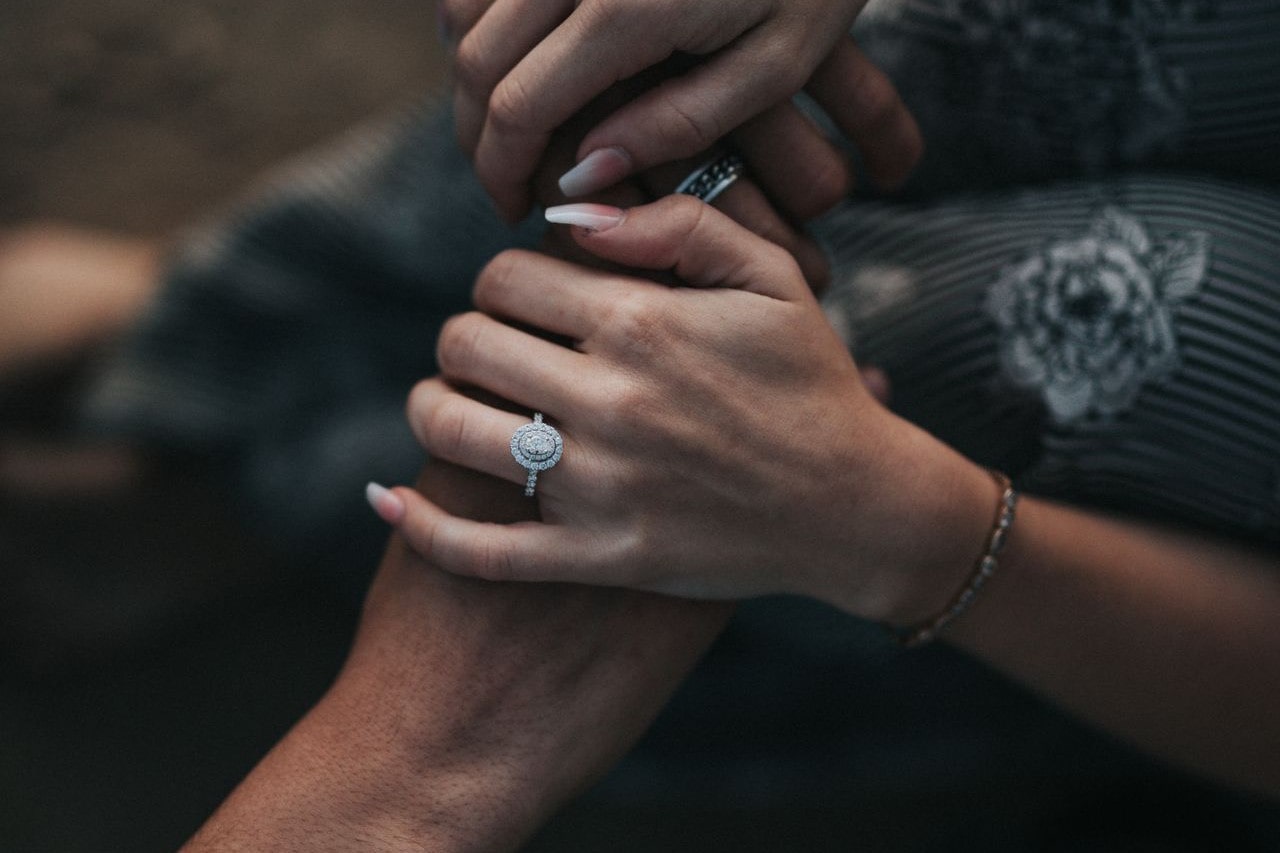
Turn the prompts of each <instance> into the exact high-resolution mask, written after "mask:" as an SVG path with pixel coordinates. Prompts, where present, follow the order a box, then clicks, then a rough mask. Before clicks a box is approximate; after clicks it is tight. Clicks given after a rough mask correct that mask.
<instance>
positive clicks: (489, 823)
mask: <svg viewBox="0 0 1280 853" xmlns="http://www.w3.org/2000/svg"><path fill="white" fill-rule="evenodd" d="M419 486H420V488H423V489H424V491H427V492H428V493H430V494H433V495H434V496H436V497H437V499H440V500H442V501H445V502H447V503H448V504H449V505H450V506H453V507H456V508H457V509H458V510H459V511H462V512H466V513H467V514H468V515H470V516H472V517H475V518H482V519H495V520H496V519H502V520H508V521H509V520H515V519H519V518H528V517H529V516H530V515H531V514H532V513H534V512H536V505H535V504H534V503H533V502H532V501H529V500H527V499H526V498H524V497H523V495H522V494H521V492H520V490H519V489H512V488H509V487H507V485H506V484H505V483H500V482H496V481H491V480H489V479H488V478H485V477H481V476H480V475H477V474H474V473H473V472H468V471H463V470H461V469H457V468H453V467H450V466H446V465H443V464H441V463H439V462H433V463H431V464H430V465H429V467H428V469H427V473H426V474H424V477H423V479H422V480H421V481H420V483H419ZM730 610H731V608H730V607H729V606H727V605H710V604H700V603H695V602H686V601H677V600H675V599H669V598H664V597H660V596H654V595H646V594H643V593H634V592H630V591H627V590H620V589H597V588H592V587H587V586H577V585H575V586H562V585H558V584H491V583H487V582H484V581H477V580H472V579H469V578H460V577H455V576H452V575H448V574H445V573H443V572H441V571H438V570H437V569H436V568H434V567H433V566H432V565H431V564H430V563H429V562H428V561H426V560H424V559H422V558H421V557H419V556H418V555H417V554H415V553H414V552H412V551H411V550H410V549H408V548H407V547H406V546H405V545H404V543H403V541H402V540H401V539H400V538H399V537H395V538H393V540H392V542H391V545H390V547H389V548H388V550H387V553H386V555H385V557H384V558H383V562H382V566H381V567H380V569H379V571H378V574H377V577H376V578H375V580H374V583H373V586H372V588H371V590H370V592H369V596H368V599H367V601H366V604H365V609H364V614H363V617H362V619H361V625H360V630H359V633H358V635H357V638H356V642H355V645H354V647H353V649H352V652H351V654H350V656H349V657H348V660H347V663H346V665H345V666H344V668H343V671H342V673H341V674H340V675H339V677H338V679H337V681H336V682H335V684H334V685H333V687H332V688H331V689H330V690H329V691H328V692H327V693H326V695H325V696H324V698H323V699H321V701H320V702H319V703H318V704H317V705H316V707H315V708H313V709H312V710H311V712H310V713H308V714H307V716H306V717H305V718H303V720H302V721H301V722H300V723H299V724H298V725H297V727H295V728H294V730H293V731H291V732H290V733H289V734H288V735H287V736H286V737H285V739H284V740H283V741H281V743H280V744H279V745H278V746H277V747H276V748H275V749H274V750H272V752H271V753H270V754H269V755H268V756H267V757H266V758H265V759H264V760H263V761H262V762H261V763H260V764H259V765H258V767H256V768H255V769H254V770H253V772H252V773H251V774H250V775H249V777H248V778H247V779H246V780H245V781H244V782H243V783H242V784H241V785H240V787H239V788H237V790H236V791H235V792H234V793H233V794H232V796H231V797H230V798H229V799H228V800H227V802H226V803H225V804H224V805H223V807H222V808H221V809H220V810H219V811H218V812H217V813H216V814H215V815H214V816H213V817H212V818H211V819H210V820H209V822H208V823H207V824H206V825H205V827H204V828H203V829H202V830H201V831H200V833H199V834H198V835H197V836H196V837H195V838H194V839H193V840H192V841H191V843H190V845H189V847H188V848H187V849H188V850H190V851H212V850H238V849H263V848H269V849H273V850H281V851H289V850H307V851H314V850H325V851H329V850H333V851H340V850H347V849H353V850H355V849H358V850H362V851H368V850H374V851H396V850H400V849H408V850H415V851H421V850H431V851H454V850H466V851H487V853H491V851H500V850H513V849H516V848H517V847H518V846H519V845H520V844H521V843H522V842H523V841H524V840H525V839H526V838H527V837H528V836H529V835H531V834H532V833H533V832H534V831H535V830H536V829H537V828H538V826H539V825H540V824H541V823H542V822H543V821H544V820H546V819H547V818H548V817H549V816H550V815H551V814H552V813H553V812H554V811H555V809H557V808H558V807H559V806H560V805H562V804H563V803H564V802H565V801H566V800H568V799H569V798H570V797H572V796H573V795H574V794H575V793H577V792H578V791H579V790H581V789H582V788H583V787H584V786H585V785H587V784H589V783H590V782H591V781H593V780H594V779H595V778H596V777H597V776H599V775H600V774H602V773H603V772H605V771H606V770H607V769H608V768H609V767H611V766H612V765H613V764H614V763H615V762H616V761H617V760H618V759H619V758H620V757H621V756H622V755H623V754H624V753H625V751H626V750H627V749H628V748H629V747H630V746H631V744H632V743H634V741H635V740H636V739H637V738H639V736H640V735H641V734H642V733H643V731H644V730H645V729H646V728H647V727H648V725H649V724H650V723H651V722H652V720H653V718H654V717H655V716H656V715H657V713H658V712H659V711H660V710H661V708H662V706H663V705H664V704H665V703H666V699H667V697H668V696H669V695H670V694H671V693H672V691H674V690H675V688H676V687H677V685H678V684H679V683H680V681H681V680H682V679H683V678H684V676H685V675H686V674H687V673H688V671H689V670H690V669H691V668H692V667H693V665H694V663H695V662H696V661H697V660H698V658H699V657H700V656H701V654H702V652H703V651H704V650H705V649H706V648H707V646H708V645H709V644H710V643H711V641H712V640H713V639H714V638H715V636H716V635H717V634H718V633H719V631H720V630H721V628H722V627H723V626H724V623H725V621H726V620H727V619H728V616H729V613H730Z"/></svg>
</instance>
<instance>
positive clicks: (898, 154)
mask: <svg viewBox="0 0 1280 853" xmlns="http://www.w3.org/2000/svg"><path fill="white" fill-rule="evenodd" d="M806 88H807V89H808V91H809V93H810V94H811V95H813V97H814V100H816V101H817V102H818V104H819V105H820V106H821V107H822V108H823V109H824V110H826V111H827V113H828V115H830V116H831V118H832V120H833V121H835V123H836V125H837V126H839V128H840V130H841V131H843V132H844V134H845V135H846V136H848V137H849V139H850V141H852V142H853V144H854V145H855V146H857V148H858V151H859V152H860V153H861V154H862V158H863V161H864V164H865V165H866V168H867V174H868V175H869V176H870V178H871V180H872V182H873V183H875V185H876V186H878V187H880V188H881V189H886V190H887V189H894V188H896V187H898V186H901V184H902V183H903V182H904V181H905V180H906V179H907V177H908V176H909V175H910V174H911V170H912V169H914V168H915V165H916V163H917V162H918V161H919V160H920V155H921V154H922V153H923V152H924V137H923V136H922V135H921V133H920V126H919V125H918V124H916V120H915V117H914V116H913V115H911V111H910V110H908V109H907V105H906V104H905V103H903V101H902V97H901V95H899V94H898V90H897V88H895V87H894V85H893V82H892V81H891V80H890V79H889V78H888V77H887V76H886V75H885V73H884V72H883V71H881V70H880V69H879V68H878V67H876V65H875V63H873V62H872V61H871V60H870V59H868V58H867V56H866V54H864V53H863V52H862V51H861V50H859V49H858V46H857V45H856V44H855V43H854V42H853V40H852V39H850V38H845V39H842V40H841V41H840V42H839V43H838V44H837V45H836V47H835V49H833V50H832V52H831V53H830V54H829V55H828V56H827V58H826V59H825V60H823V62H822V63H821V64H820V65H819V66H818V68H817V70H816V71H815V72H814V74H813V77H812V78H811V79H810V80H809V84H808V86H807V87H806Z"/></svg>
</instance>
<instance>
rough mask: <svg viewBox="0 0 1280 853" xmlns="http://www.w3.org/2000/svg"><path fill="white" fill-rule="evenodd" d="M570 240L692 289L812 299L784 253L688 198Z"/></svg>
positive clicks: (555, 212)
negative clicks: (667, 273) (666, 275)
mask: <svg viewBox="0 0 1280 853" xmlns="http://www.w3.org/2000/svg"><path fill="white" fill-rule="evenodd" d="M566 207H569V208H573V207H577V205H567V206H566ZM563 210H565V208H551V209H549V210H548V211H547V217H548V219H551V220H552V221H555V220H554V219H553V217H556V218H558V217H559V216H560V214H561V212H562V211H563ZM574 239H576V240H577V241H578V244H579V245H581V246H582V247H583V248H585V249H587V250H588V251H589V252H591V253H592V254H594V255H596V256H597V257H601V258H604V259H605V260H609V261H613V262H615V263H619V264H624V265H626V266H630V267H636V268H639V269H647V270H667V271H670V272H672V273H673V274H674V275H675V276H676V278H678V279H679V280H680V281H682V282H684V283H685V284H688V285H692V286H695V287H726V288H736V289H740V290H746V291H750V292H752V293H759V294H761V295H764V296H769V297H772V298H775V299H783V300H787V301H791V300H800V299H812V298H813V296H812V294H811V293H810V292H809V288H808V286H807V285H806V284H805V281H804V277H803V276H802V275H801V274H800V270H799V267H798V266H797V265H796V262H795V260H794V259H793V258H792V257H791V255H789V254H788V253H787V252H786V251H785V250H783V249H782V248H780V247H779V246H776V245H774V244H773V243H770V242H769V241H767V240H764V239H761V238H760V237H757V236H756V235H754V234H752V233H751V232H750V231H748V230H746V229H745V228H743V227H742V226H741V225H738V223H736V222H734V221H733V220H732V219H730V218H729V217H728V216H726V215H725V214H723V213H721V212H720V211H718V210H716V209H715V208H714V207H712V206H711V205H709V204H706V203H704V202H701V201H699V200H697V199H695V198H693V197H691V196H687V195H672V196H667V197H666V198H663V199H659V200H658V201H656V202H654V203H653V204H648V205H644V206H642V207H636V208H632V209H631V210H629V211H627V212H626V215H625V216H624V217H623V218H622V219H621V221H620V223H619V224H617V225H615V226H613V227H610V228H608V229H606V230H595V231H588V230H586V229H581V228H578V229H575V230H574Z"/></svg>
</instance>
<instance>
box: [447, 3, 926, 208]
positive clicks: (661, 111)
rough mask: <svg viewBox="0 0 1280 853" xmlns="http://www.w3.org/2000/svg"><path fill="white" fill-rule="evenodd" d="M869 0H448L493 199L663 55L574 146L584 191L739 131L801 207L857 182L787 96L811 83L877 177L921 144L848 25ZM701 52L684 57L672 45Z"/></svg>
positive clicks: (524, 178) (466, 99) (518, 194)
mask: <svg viewBox="0 0 1280 853" xmlns="http://www.w3.org/2000/svg"><path fill="white" fill-rule="evenodd" d="M863 5H865V0H787V2H784V0H744V2H735V3H725V2H719V0H667V2H652V0H581V2H569V0H546V2H541V3H533V4H530V3H521V2H517V0H442V2H441V7H440V11H441V17H442V19H443V22H444V25H445V26H446V27H447V29H448V31H449V33H450V34H451V36H452V37H455V38H458V39H459V41H458V42H457V45H458V46H457V55H456V71H457V84H456V85H457V88H456V92H455V113H456V116H457V123H458V133H459V138H460V141H461V143H462V145H463V147H464V148H465V149H466V150H467V151H468V152H470V153H471V154H472V157H473V160H474V162H475V166H476V171H477V173H478V174H479V176H480V179H481V181H482V182H483V184H484V185H485V187H486V189H488V191H489V192H490V194H491V195H492V196H493V197H494V199H495V201H496V202H497V204H498V207H499V209H500V210H501V211H502V212H503V213H504V214H505V215H507V216H508V217H511V218H517V217H519V216H520V215H522V214H523V213H524V212H525V211H527V209H528V206H529V190H528V184H529V180H530V177H531V176H532V174H533V172H534V170H535V168H536V167H537V164H538V162H539V160H540V159H541V157H542V155H543V152H544V150H545V148H546V146H547V143H548V140H549V139H550V137H551V134H552V133H553V132H554V131H555V129H556V128H558V127H559V126H561V125H562V124H564V123H565V122H566V121H567V120H568V119H569V118H570V117H571V116H573V115H574V114H576V113H577V112H579V111H580V110H582V109H583V108H584V107H586V106H587V105H588V104H589V103H590V102H591V101H592V100H593V99H594V98H596V97H597V96H598V95H600V94H602V93H604V92H605V91H606V90H607V89H609V87H611V86H613V85H614V84H615V83H617V82H619V81H622V80H627V79H629V78H634V77H636V76H637V75H641V74H642V73H644V72H650V73H651V72H652V71H653V70H654V69H660V68H664V67H665V68H667V71H665V72H663V73H659V74H658V75H657V79H658V80H659V82H658V83H657V84H656V85H652V86H650V87H649V88H648V89H647V91H645V92H644V93H643V94H642V95H640V96H639V97H637V98H635V99H634V100H631V101H629V102H628V103H627V104H626V105H625V106H622V107H620V108H618V109H617V110H615V111H612V112H611V113H610V114H609V115H608V116H606V117H605V118H604V119H603V120H602V121H601V122H599V123H598V124H597V125H596V126H595V127H594V128H593V129H592V130H591V131H590V132H589V133H587V134H586V136H585V138H584V139H583V140H582V143H581V145H580V146H579V147H578V159H579V161H580V164H579V167H578V168H576V169H575V170H573V171H572V172H571V173H568V174H567V175H566V179H565V182H564V184H563V187H564V190H565V192H566V194H568V195H571V196H576V195H586V194H589V193H591V192H593V191H595V190H598V189H602V188H603V187H605V186H608V185H610V184H612V183H614V182H616V181H617V180H620V179H621V178H623V177H625V176H627V175H629V174H632V173H634V172H637V171H643V170H645V169H648V168H650V167H652V166H654V165H657V164H659V163H663V162H667V161H669V160H673V159H676V158H679V157H690V156H693V155H695V154H697V153H698V152H701V151H703V150H705V149H707V148H709V147H710V146H711V145H712V144H714V143H715V142H717V141H718V140H720V139H721V138H722V137H724V136H726V135H728V134H730V133H731V132H735V131H736V133H734V141H735V143H736V145H737V146H738V147H739V148H740V149H741V151H742V153H743V154H744V155H745V156H746V158H747V160H748V162H749V163H750V164H751V166H752V169H753V172H754V173H755V174H756V176H757V177H758V178H759V180H760V181H761V183H762V185H763V186H764V188H765V189H766V190H767V191H768V192H769V194H770V195H771V197H773V198H774V199H775V200H776V201H777V202H778V204H779V206H780V207H781V208H782V209H783V210H784V211H785V212H786V213H788V214H789V215H791V216H793V217H795V218H797V219H802V220H803V219H807V218H810V217H812V216H814V215H816V214H817V213H820V212H821V211H822V210H825V209H826V208H827V207H829V206H831V205H832V204H834V203H835V202H836V201H838V200H839V198H841V197H842V195H843V194H844V192H845V191H846V190H847V189H848V184H849V172H848V167H847V164H845V162H844V160H843V158H842V157H841V155H840V154H839V153H838V152H837V151H836V150H835V148H834V147H832V146H831V144H830V143H828V142H827V141H826V140H825V139H824V138H823V136H822V134H821V132H820V131H819V130H818V129H817V128H816V127H815V126H814V125H813V124H812V122H810V121H809V120H808V119H807V118H805V117H804V116H802V115H801V114H800V113H799V112H798V111H797V110H796V109H795V107H794V106H792V105H791V103H790V100H789V99H790V98H791V96H792V95H794V94H796V93H797V92H798V91H800V90H801V89H805V88H807V89H808V91H809V92H810V94H812V95H813V96H814V98H815V99H816V100H817V102H818V103H819V104H820V105H821V106H822V107H823V108H824V109H825V110H827V111H828V113H829V114H830V115H831V118H832V119H833V120H834V121H835V122H836V124H837V125H838V126H839V127H840V128H841V130H842V131H843V132H844V133H846V134H847V135H848V136H849V138H850V139H851V140H852V141H853V142H854V143H855V144H856V145H857V146H858V148H859V149H860V150H861V152H862V154H863V157H864V160H865V163H866V166H867V170H868V172H869V173H870V175H871V177H872V178H873V179H874V180H875V181H876V182H877V183H879V184H881V185H885V186H894V185H896V184H898V183H900V182H901V181H902V180H903V179H904V178H905V177H906V175H907V173H908V172H909V171H910V169H911V168H912V167H913V166H914V164H915V162H916V160H917V159H918V157H919V155H920V152H921V150H922V143H921V139H920V134H919V129H918V128H917V126H916V124H915V121H914V119H912V117H911V115H910V113H909V112H908V111H907V109H906V107H905V106H904V105H903V104H902V101H901V99H900V98H899V96H898V94H897V91H896V90H895V89H894V87H893V85H892V83H890V82H889V80H888V78H887V77H885V76H884V74H883V73H881V72H880V71H879V70H878V69H877V68H876V67H875V66H874V65H872V64H871V62H870V61H869V60H868V59H867V58H866V57H865V56H864V55H863V54H862V53H861V52H860V51H859V50H858V49H857V47H856V45H854V43H853V42H852V41H851V40H850V39H849V37H848V35H847V33H848V30H849V26H850V25H851V23H852V22H853V19H854V18H855V17H856V15H857V14H858V12H859V11H861V9H862V6H863ZM680 56H688V57H699V58H700V61H697V62H694V63H678V65H679V68H678V70H675V69H673V66H672V64H671V60H672V58H673V57H677V58H678V57H680Z"/></svg>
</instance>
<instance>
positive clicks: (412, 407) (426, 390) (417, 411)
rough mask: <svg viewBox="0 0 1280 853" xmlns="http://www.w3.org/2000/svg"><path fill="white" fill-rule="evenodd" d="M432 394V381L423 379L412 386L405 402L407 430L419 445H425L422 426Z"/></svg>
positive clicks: (433, 388)
mask: <svg viewBox="0 0 1280 853" xmlns="http://www.w3.org/2000/svg"><path fill="white" fill-rule="evenodd" d="M434 392H435V385H434V384H433V383H432V381H431V380H430V379H424V380H422V381H421V382H419V383H418V384H417V385H414V386H413V390H412V391H410V392H409V399H408V400H406V401H405V418H406V420H408V421H409V428H410V429H411V430H413V434H414V436H415V437H416V438H417V439H418V443H419V444H425V443H426V430H425V429H424V425H425V424H426V422H427V415H428V412H429V411H430V406H431V397H432V396H433V395H434Z"/></svg>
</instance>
